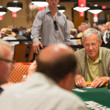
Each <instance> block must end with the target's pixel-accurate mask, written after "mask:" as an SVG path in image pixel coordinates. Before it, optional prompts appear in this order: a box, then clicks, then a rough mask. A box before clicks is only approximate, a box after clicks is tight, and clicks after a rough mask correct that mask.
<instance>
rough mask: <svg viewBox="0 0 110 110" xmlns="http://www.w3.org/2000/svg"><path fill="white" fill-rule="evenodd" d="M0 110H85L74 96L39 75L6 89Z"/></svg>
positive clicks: (0, 103) (0, 102)
mask: <svg viewBox="0 0 110 110" xmlns="http://www.w3.org/2000/svg"><path fill="white" fill-rule="evenodd" d="M0 110H86V108H85V105H84V103H83V102H82V101H81V99H80V98H79V97H77V96H76V95H75V94H73V93H71V92H69V91H67V90H64V89H62V88H60V87H59V86H58V85H57V84H56V83H55V82H54V81H52V80H51V79H50V78H48V77H46V76H45V75H43V74H41V73H35V74H33V75H32V77H31V78H30V79H29V80H28V81H27V82H26V83H23V84H18V85H14V86H12V87H10V88H8V89H7V90H6V91H5V92H4V93H3V94H2V95H1V97H0Z"/></svg>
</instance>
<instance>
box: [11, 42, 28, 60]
mask: <svg viewBox="0 0 110 110" xmlns="http://www.w3.org/2000/svg"><path fill="white" fill-rule="evenodd" d="M26 49H27V45H26V44H17V45H15V47H14V56H13V60H14V61H15V62H24V61H25V56H26Z"/></svg>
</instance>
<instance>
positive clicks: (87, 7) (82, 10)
mask: <svg viewBox="0 0 110 110" xmlns="http://www.w3.org/2000/svg"><path fill="white" fill-rule="evenodd" d="M73 9H74V10H76V11H79V12H84V11H87V10H88V9H90V8H89V4H88V3H87V2H86V7H79V6H78V3H75V4H74V8H73Z"/></svg>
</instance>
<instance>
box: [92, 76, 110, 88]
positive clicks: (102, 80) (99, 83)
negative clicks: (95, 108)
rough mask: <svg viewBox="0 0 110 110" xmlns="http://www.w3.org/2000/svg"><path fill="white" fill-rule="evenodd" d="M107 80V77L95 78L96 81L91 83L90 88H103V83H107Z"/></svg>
mask: <svg viewBox="0 0 110 110" xmlns="http://www.w3.org/2000/svg"><path fill="white" fill-rule="evenodd" d="M108 80H109V77H100V78H96V79H95V80H94V81H93V82H92V84H91V86H92V87H93V88H96V87H101V86H103V85H104V84H105V83H107V82H108Z"/></svg>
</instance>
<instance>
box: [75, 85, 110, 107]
mask: <svg viewBox="0 0 110 110" xmlns="http://www.w3.org/2000/svg"><path fill="white" fill-rule="evenodd" d="M79 89H81V90H85V91H86V92H78V91H73V92H74V93H75V94H77V95H78V96H79V97H80V98H81V99H82V100H83V101H95V102H97V103H99V104H101V105H103V106H107V107H108V108H110V89H108V88H107V87H101V88H79Z"/></svg>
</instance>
